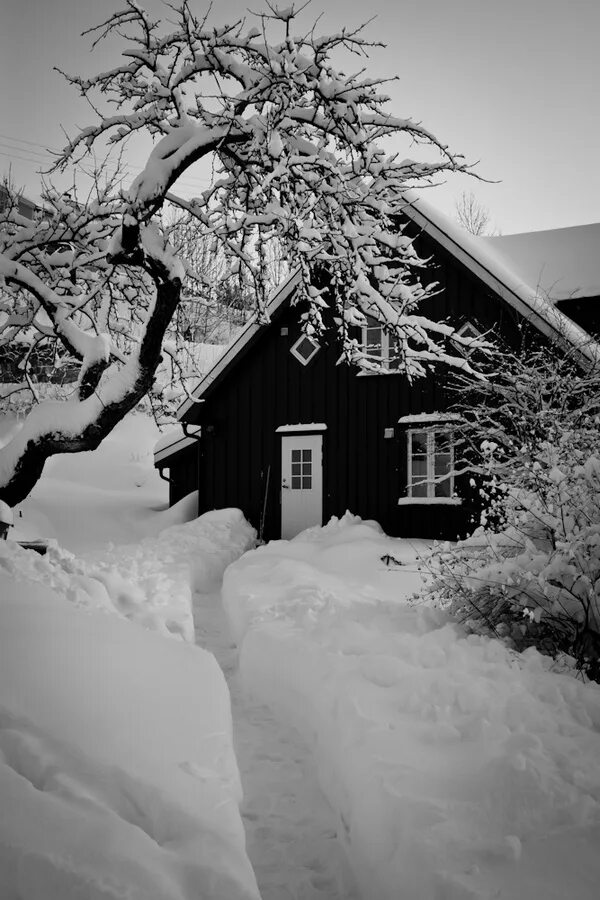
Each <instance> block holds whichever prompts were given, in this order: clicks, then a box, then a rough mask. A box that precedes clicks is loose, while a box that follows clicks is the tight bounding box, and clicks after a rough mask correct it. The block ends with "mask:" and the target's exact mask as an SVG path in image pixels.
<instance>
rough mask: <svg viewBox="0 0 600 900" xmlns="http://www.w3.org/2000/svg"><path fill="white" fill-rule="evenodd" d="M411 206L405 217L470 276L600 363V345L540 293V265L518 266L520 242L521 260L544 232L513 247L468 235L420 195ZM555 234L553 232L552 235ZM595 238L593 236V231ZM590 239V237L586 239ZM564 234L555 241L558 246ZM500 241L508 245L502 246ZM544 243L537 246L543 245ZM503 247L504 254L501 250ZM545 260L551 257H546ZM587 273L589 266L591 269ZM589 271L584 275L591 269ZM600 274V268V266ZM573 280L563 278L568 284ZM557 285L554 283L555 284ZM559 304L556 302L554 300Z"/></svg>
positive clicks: (544, 330)
mask: <svg viewBox="0 0 600 900" xmlns="http://www.w3.org/2000/svg"><path fill="white" fill-rule="evenodd" d="M404 196H405V199H406V200H407V205H406V206H405V207H404V212H405V213H406V215H407V216H409V218H411V219H412V220H413V221H414V222H415V223H416V224H417V225H419V227H421V228H422V229H423V230H424V231H425V232H426V233H428V234H430V235H431V236H432V237H433V238H435V240H436V241H437V242H438V243H439V244H441V246H443V247H445V249H447V250H448V251H449V252H450V253H451V254H452V255H453V256H454V257H455V258H456V259H458V260H460V262H462V263H463V264H464V265H465V266H466V267H467V268H468V269H470V271H471V272H473V273H474V274H475V275H477V276H478V277H479V278H480V279H481V280H482V281H483V282H484V283H485V284H487V285H488V287H490V288H491V289H492V290H493V291H494V292H495V293H497V294H498V295H499V296H500V297H502V299H503V300H505V301H506V302H507V303H509V304H510V305H511V306H513V307H514V308H515V309H516V310H517V312H519V313H520V314H521V315H522V316H523V317H524V318H525V319H527V320H528V321H531V322H532V323H533V324H534V325H535V326H536V327H537V328H539V330H540V331H541V332H542V333H543V334H545V335H547V336H548V337H550V338H551V339H558V340H559V341H560V342H561V343H563V344H569V345H571V346H573V347H575V348H577V349H578V350H579V352H580V353H581V354H582V355H583V356H584V357H585V358H587V359H588V360H589V361H591V362H594V363H598V362H599V361H600V346H599V345H598V344H597V343H596V342H594V341H592V340H591V338H590V336H589V334H588V333H587V332H586V331H584V329H583V328H580V327H579V325H576V324H575V322H573V321H572V320H571V319H569V318H568V316H566V315H564V313H562V312H561V311H560V310H559V309H557V308H556V307H555V306H554V305H553V304H552V303H551V302H550V300H549V299H548V298H547V297H546V295H545V294H544V291H543V290H541V289H540V278H539V269H540V267H539V261H538V263H532V264H529V263H527V264H525V263H521V264H520V265H519V264H518V263H517V261H516V258H515V259H514V258H513V256H515V257H516V256H517V251H516V249H515V250H514V251H513V250H511V249H510V248H511V247H512V246H513V245H514V247H515V248H516V247H517V245H518V244H519V243H520V242H519V240H518V238H519V237H523V238H526V239H527V240H525V241H524V242H523V249H522V250H521V252H520V254H519V256H524V254H525V247H526V245H527V244H528V243H530V245H531V246H532V247H534V246H535V245H536V240H535V238H533V239H532V240H531V241H529V238H530V237H531V235H533V236H535V235H536V234H542V235H543V234H544V232H532V233H531V235H529V234H525V235H522V236H519V235H514V236H512V237H514V238H515V240H514V241H512V242H510V243H509V240H508V238H510V237H511V236H510V235H509V236H507V238H506V239H505V238H483V237H476V236H475V235H472V234H470V233H469V232H468V231H466V230H465V229H464V228H461V226H460V225H459V224H458V223H457V222H454V221H453V220H452V219H450V218H448V216H446V215H444V213H442V212H440V211H439V210H437V209H435V207H433V206H431V205H430V204H429V203H428V202H427V201H426V200H423V198H422V197H420V196H418V195H417V194H416V193H415V192H414V191H407V192H406V193H405V195H404ZM582 228H583V229H584V230H585V229H587V228H592V229H593V228H599V229H600V225H598V226H580V227H577V228H575V229H570V228H561V229H558V231H559V232H571V231H572V230H574V231H575V232H580V230H581V229H582ZM551 233H552V232H551ZM590 234H592V232H590ZM576 237H577V236H576V235H573V236H571V237H570V240H569V244H571V245H574V243H575V239H576ZM587 238H588V235H587V234H586V239H587ZM559 240H560V235H559V236H558V237H557V238H556V241H557V242H558V241H559ZM501 241H506V243H505V244H502V243H501ZM543 243H544V241H543V239H542V240H540V241H539V246H540V247H541V245H542V244H543ZM502 247H504V248H505V249H504V250H503V249H502ZM546 255H547V254H546ZM589 256H590V254H589V253H583V251H582V257H585V258H586V259H589ZM567 257H568V250H567V249H565V251H564V252H563V258H564V259H565V265H567V263H566V259H567ZM587 269H589V265H588V266H587ZM587 269H586V270H587ZM598 269H599V272H600V266H599V267H598ZM572 272H573V265H570V267H569V273H572ZM569 278H570V275H568V276H565V283H566V282H567V281H568V279H569ZM555 280H556V279H555ZM554 299H558V297H554Z"/></svg>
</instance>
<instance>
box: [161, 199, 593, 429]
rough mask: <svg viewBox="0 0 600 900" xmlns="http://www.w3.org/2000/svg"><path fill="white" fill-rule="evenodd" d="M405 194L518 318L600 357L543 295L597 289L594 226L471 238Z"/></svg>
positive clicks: (425, 225) (221, 363) (246, 335)
mask: <svg viewBox="0 0 600 900" xmlns="http://www.w3.org/2000/svg"><path fill="white" fill-rule="evenodd" d="M404 198H405V200H406V201H407V204H406V206H405V207H404V212H405V214H406V215H407V216H408V217H409V218H411V219H412V220H413V221H414V222H415V224H417V225H418V226H419V227H420V228H422V229H423V230H424V231H425V232H427V233H428V234H430V235H431V236H432V237H434V238H435V240H437V242H438V243H440V244H441V245H442V246H443V247H445V248H446V249H447V250H448V251H449V252H450V253H451V254H452V255H453V256H454V257H455V258H457V259H459V260H460V261H461V262H462V263H463V264H464V265H465V266H466V267H467V268H468V269H470V271H472V272H473V273H474V274H475V275H477V276H478V277H479V278H481V280H482V281H483V282H484V283H485V284H487V285H488V287H490V288H491V289H492V290H493V291H495V293H497V294H498V295H499V296H501V297H502V298H503V299H504V300H505V301H506V302H507V303H509V304H510V305H511V306H513V307H514V308H515V309H516V310H517V311H518V312H519V313H520V314H521V315H522V316H523V317H524V318H525V319H527V320H530V321H532V322H533V324H534V325H535V326H536V327H537V328H539V329H540V331H542V333H544V334H546V335H547V336H548V337H550V338H552V339H558V340H559V341H561V342H562V343H563V344H565V343H567V344H569V345H572V346H574V347H576V348H578V349H579V351H580V352H581V353H582V355H583V356H584V357H586V358H587V359H588V360H590V361H591V362H594V363H598V362H600V346H599V345H598V344H597V343H595V342H594V341H592V340H591V339H590V336H589V334H588V333H587V332H586V331H584V330H583V329H582V328H580V327H579V325H576V324H575V323H574V322H573V321H572V320H571V319H569V318H568V316H566V315H564V313H562V312H561V311H560V310H559V309H557V308H556V307H555V306H554V305H553V304H552V303H551V302H550V299H552V300H559V299H565V298H566V297H570V296H572V295H573V291H574V289H575V287H576V289H577V290H578V291H579V293H578V294H577V296H592V295H593V294H594V293H595V294H600V259H598V256H600V254H597V253H596V254H595V248H596V247H598V241H599V239H600V223H598V224H593V225H581V226H576V227H574V228H559V229H555V230H554V231H546V232H544V231H542V232H531V233H526V234H520V235H506V236H503V237H494V238H484V237H476V236H475V235H472V234H470V233H469V232H468V231H466V230H465V229H464V228H461V226H460V225H459V224H458V223H457V222H454V221H453V220H452V219H450V218H449V217H448V216H446V215H444V213H442V212H440V211H439V210H437V209H436V208H435V207H434V206H431V204H429V203H428V202H427V201H426V200H423V198H422V197H421V196H419V195H418V194H417V193H416V192H415V191H414V190H410V191H406V192H405V194H404ZM579 269H581V272H580V275H578V274H577V273H578V272H579ZM561 271H562V272H563V274H562V275H561V274H560V273H561ZM299 278H300V275H299V272H297V271H296V272H293V273H292V274H291V275H290V276H289V278H287V280H286V281H285V282H284V283H283V284H282V285H281V286H280V287H279V288H278V289H277V290H276V291H275V293H274V295H273V296H272V297H271V300H270V301H269V304H268V306H267V310H268V313H269V315H272V314H273V313H274V312H275V311H276V310H277V309H278V308H279V307H280V306H281V305H282V303H283V302H284V301H285V300H287V298H288V297H289V296H290V294H291V293H292V292H293V290H294V288H295V287H296V285H297V284H298V281H299ZM261 327H262V326H261V325H260V324H259V323H258V320H257V317H256V315H255V316H253V317H252V318H251V319H250V320H249V322H248V323H247V324H246V326H245V327H244V329H243V330H242V331H241V332H240V334H239V335H238V338H237V340H236V341H234V342H233V344H231V345H230V346H229V348H228V350H227V351H226V352H225V353H224V354H223V356H222V357H221V358H220V359H219V360H218V361H217V362H216V364H215V365H214V366H213V367H212V368H211V369H210V370H209V371H208V372H207V373H206V375H204V377H203V378H202V379H201V380H200V382H199V383H198V384H197V385H196V388H195V389H194V392H193V397H194V398H195V399H196V400H198V399H199V398H201V397H202V395H203V394H204V392H205V390H206V389H207V388H208V387H209V385H211V384H212V382H213V381H214V380H215V378H217V377H218V376H219V375H220V374H221V373H222V372H223V371H224V370H225V369H226V368H227V367H228V366H229V364H230V362H232V360H233V359H234V358H235V357H236V356H237V355H238V353H239V352H240V351H241V350H242V349H243V347H245V346H246V344H247V343H248V342H249V341H250V340H251V339H252V337H254V335H255V334H256V333H257V332H258V331H259V330H260V328H261ZM193 403H194V400H190V399H188V400H186V402H185V403H184V404H183V405H182V406H181V407H180V408H179V410H178V413H177V416H178V418H179V419H183V417H184V416H185V414H186V413H187V412H188V410H189V409H190V408H191V407H192V405H193Z"/></svg>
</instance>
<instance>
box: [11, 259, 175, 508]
mask: <svg viewBox="0 0 600 900" xmlns="http://www.w3.org/2000/svg"><path fill="white" fill-rule="evenodd" d="M155 283H156V291H157V293H156V301H155V305H154V309H153V311H152V313H151V315H150V317H149V319H148V323H147V326H146V331H145V333H144V336H143V338H142V341H141V343H140V347H139V352H138V356H137V363H138V373H137V377H136V378H135V379H134V380H133V381H132V383H131V384H127V382H126V381H124V383H123V385H122V389H121V390H120V391H118V392H114V391H113V392H112V393H111V398H110V400H108V401H106V400H103V393H104V394H105V393H106V391H103V390H102V386H100V387H99V388H98V389H97V390H96V391H95V392H94V393H93V394H92V395H91V396H89V397H86V398H85V399H83V400H79V401H72V404H73V405H71V404H64V403H61V404H60V407H63V408H66V407H67V406H69V407H70V409H73V408H75V405H77V407H78V408H79V409H80V410H81V420H82V421H83V423H84V424H83V426H82V427H81V428H80V429H79V430H78V431H77V433H76V434H73V431H72V426H69V425H68V424H62V425H61V422H60V407H59V408H58V409H57V419H58V421H57V422H53V423H52V424H51V425H47V426H46V427H45V428H41V429H40V428H36V426H35V416H32V420H31V422H30V420H27V421H26V422H25V424H24V426H23V429H22V430H21V431H20V432H19V433H18V434H17V435H16V436H15V437H14V438H13V440H12V441H11V442H10V443H9V444H7V445H6V447H4V448H3V449H1V450H0V479H2V480H3V481H4V483H3V484H1V485H0V500H4V502H5V503H8V505H9V506H11V507H14V506H16V505H17V504H18V503H21V502H22V501H23V500H24V499H25V498H26V497H27V496H28V495H29V494H30V493H31V491H32V490H33V488H34V487H35V485H36V484H37V482H38V481H39V479H40V477H41V475H42V472H43V470H44V465H45V463H46V460H47V459H49V458H50V457H51V456H54V455H55V454H57V453H80V452H81V451H84V450H95V449H96V447H98V446H99V444H100V443H101V442H102V441H103V440H104V438H105V437H106V436H107V435H108V434H110V432H111V431H112V430H113V428H114V427H115V425H117V424H118V423H119V422H120V421H121V419H123V418H124V416H126V415H127V413H128V412H130V411H131V410H132V409H133V408H134V407H135V406H136V405H137V404H138V403H139V402H140V400H141V399H142V398H143V397H144V396H145V394H147V393H148V391H149V390H150V388H151V387H152V384H153V382H154V375H155V372H156V369H157V366H158V364H159V362H160V359H161V346H162V341H163V338H164V335H165V332H166V330H167V328H168V326H169V323H170V321H171V319H172V317H173V313H174V312H175V309H176V308H177V304H178V302H179V298H180V294H181V282H180V281H179V279H175V280H173V281H168V280H166V279H165V278H164V272H161V273H157V272H155ZM117 377H118V376H117ZM108 384H110V381H109V382H108ZM107 386H108V385H107ZM42 407H43V404H41V405H40V407H38V408H39V409H41V408H42ZM88 410H89V413H88ZM34 412H35V410H34ZM28 423H30V427H28ZM28 432H29V433H30V435H31V436H30V437H29V438H28V436H27V433H28Z"/></svg>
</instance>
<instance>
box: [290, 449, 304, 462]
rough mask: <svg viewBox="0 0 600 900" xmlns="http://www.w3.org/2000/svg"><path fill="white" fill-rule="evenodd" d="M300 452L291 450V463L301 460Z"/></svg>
mask: <svg viewBox="0 0 600 900" xmlns="http://www.w3.org/2000/svg"><path fill="white" fill-rule="evenodd" d="M301 453H302V451H301V450H292V462H293V463H294V462H300V460H301V458H302V457H301Z"/></svg>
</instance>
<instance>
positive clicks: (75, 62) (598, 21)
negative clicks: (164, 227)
mask: <svg viewBox="0 0 600 900" xmlns="http://www.w3.org/2000/svg"><path fill="white" fill-rule="evenodd" d="M285 2H286V3H287V2H288V0H285ZM191 3H192V6H193V7H195V8H196V9H197V10H198V11H199V12H200V11H203V10H204V9H205V8H206V6H207V4H205V3H202V2H198V0H191ZM143 5H144V6H146V8H148V9H149V10H151V11H153V12H155V11H157V10H158V9H159V7H160V3H159V0H147V2H145V3H143ZM249 5H250V7H251V8H252V9H254V10H260V9H261V8H262V6H263V4H262V0H252V2H251V3H250V4H249ZM282 5H284V4H282ZM0 7H1V9H0V70H1V71H0V74H1V76H2V80H1V84H2V91H1V92H0V154H1V155H0V162H1V164H2V165H1V169H0V170H1V171H6V170H7V169H8V167H9V165H11V166H12V175H13V179H14V181H15V183H16V184H18V185H21V186H24V187H25V189H26V193H28V194H29V195H30V196H36V195H37V193H38V191H39V177H38V176H36V174H35V172H36V170H37V169H39V168H40V166H41V165H42V164H43V162H44V160H46V159H47V157H46V155H45V153H44V148H46V147H51V148H56V147H60V146H62V145H63V144H64V137H63V132H62V130H61V125H62V127H63V128H64V129H66V131H67V132H69V133H70V134H71V133H73V132H74V130H75V128H76V126H77V125H81V126H83V125H86V124H90V122H91V121H93V119H92V117H91V114H90V110H89V108H88V107H86V105H85V104H84V103H83V101H82V100H80V99H79V98H78V97H77V96H76V94H75V93H74V91H73V90H72V89H71V88H69V87H68V85H66V84H65V83H64V81H63V80H62V79H61V77H60V76H59V75H58V74H57V73H56V72H54V71H53V69H52V67H53V66H55V65H56V66H59V67H61V68H63V69H65V70H67V71H70V72H77V73H84V74H91V73H92V72H94V71H100V70H102V69H104V68H106V67H107V66H108V65H109V64H112V63H114V61H115V56H114V52H115V51H114V50H113V51H112V54H113V55H111V51H110V49H109V48H108V47H106V46H104V47H100V48H98V49H97V50H95V51H94V52H93V53H91V52H90V40H89V38H82V37H80V34H81V32H82V31H83V30H84V29H85V28H87V27H89V26H90V25H93V24H97V23H98V22H99V21H101V20H102V19H105V18H107V17H108V15H109V14H110V12H111V11H113V10H114V9H117V8H119V7H120V4H119V0H2V2H1V4H0ZM213 11H214V12H213V21H215V22H223V21H232V20H233V19H236V18H238V17H239V16H242V15H244V14H246V11H247V5H246V2H243V0H215V2H214V4H213ZM321 12H322V13H323V17H322V19H321V22H320V25H319V30H320V31H327V32H331V31H335V30H338V29H339V28H340V27H341V26H342V25H346V26H355V25H357V24H359V23H361V22H362V21H364V20H366V19H367V18H368V17H370V16H376V18H375V20H374V21H373V22H372V23H371V24H370V25H369V26H368V32H367V33H368V35H369V36H370V37H372V38H373V40H382V41H384V42H386V43H387V45H388V46H387V48H386V49H385V50H379V51H377V50H374V51H373V55H372V59H371V61H370V63H369V64H368V66H369V71H370V72H372V73H374V74H377V75H390V76H393V75H397V76H399V79H400V80H399V81H398V82H397V83H395V84H393V85H391V86H390V87H389V90H388V93H389V94H390V95H391V97H392V101H391V103H390V112H393V113H394V114H396V115H400V116H411V117H413V118H415V119H417V120H419V121H421V122H423V124H424V125H425V126H427V127H428V128H429V129H430V130H431V131H433V132H434V133H435V134H436V135H437V136H438V137H439V138H440V139H441V140H442V141H443V142H444V143H447V144H449V145H450V147H451V148H452V149H453V150H454V151H456V152H460V153H463V154H464V155H465V156H466V158H467V159H468V160H469V161H472V162H475V161H477V160H479V165H478V166H477V171H478V172H479V173H480V174H481V175H482V176H483V177H485V178H487V179H492V180H496V181H499V182H500V183H497V184H484V183H481V182H475V181H472V180H471V179H468V180H467V181H466V182H465V180H464V179H454V180H452V181H451V182H450V183H448V184H446V185H444V186H442V187H440V188H436V189H435V190H433V191H430V192H429V193H428V195H427V199H428V200H429V202H430V203H433V204H434V205H436V206H438V207H439V208H440V209H442V210H443V211H444V212H446V213H447V214H450V215H453V210H454V203H455V200H456V199H457V198H458V196H459V195H460V193H461V191H463V190H467V191H471V190H472V191H473V192H474V193H475V194H476V196H477V197H478V199H479V200H480V201H481V202H482V203H483V204H484V205H485V206H487V207H488V208H489V210H490V214H491V218H492V221H493V223H494V224H495V225H496V227H497V228H498V229H499V230H501V231H502V232H503V233H504V234H508V233H511V232H518V231H529V230H539V229H544V228H558V227H565V226H568V225H580V224H584V223H588V222H592V221H600V164H599V163H600V115H599V108H600V103H599V96H598V95H599V86H600V52H599V50H598V42H599V38H600V0H570V2H569V0H368V2H367V3H356V2H352V0H312V3H311V5H310V7H309V8H308V10H306V11H305V13H304V14H303V15H304V19H305V21H308V18H311V19H314V18H316V17H317V15H319V14H320V13H321ZM414 155H415V156H416V155H417V151H415V152H414ZM129 163H130V165H131V171H132V174H134V175H135V174H136V171H137V169H136V166H137V167H138V169H139V167H140V166H141V165H142V164H143V160H142V159H141V158H140V157H138V156H132V157H131V158H130V160H129ZM203 177H205V176H204V174H203V172H202V171H201V170H198V171H196V172H195V173H194V175H193V176H192V175H188V176H187V178H186V183H185V184H184V185H181V187H182V188H185V189H186V190H187V191H188V192H189V191H192V190H193V188H194V187H196V188H202V186H203V181H202V179H203Z"/></svg>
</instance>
